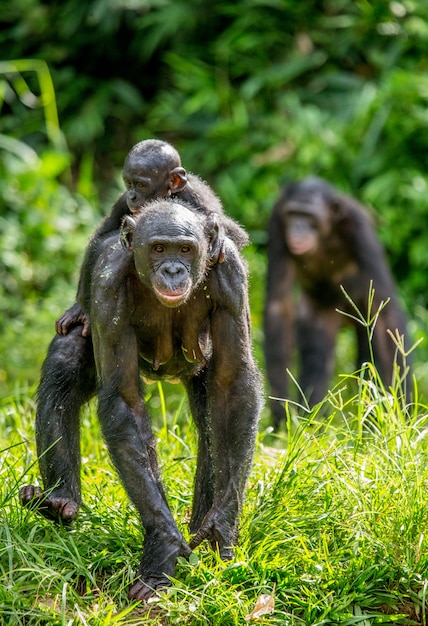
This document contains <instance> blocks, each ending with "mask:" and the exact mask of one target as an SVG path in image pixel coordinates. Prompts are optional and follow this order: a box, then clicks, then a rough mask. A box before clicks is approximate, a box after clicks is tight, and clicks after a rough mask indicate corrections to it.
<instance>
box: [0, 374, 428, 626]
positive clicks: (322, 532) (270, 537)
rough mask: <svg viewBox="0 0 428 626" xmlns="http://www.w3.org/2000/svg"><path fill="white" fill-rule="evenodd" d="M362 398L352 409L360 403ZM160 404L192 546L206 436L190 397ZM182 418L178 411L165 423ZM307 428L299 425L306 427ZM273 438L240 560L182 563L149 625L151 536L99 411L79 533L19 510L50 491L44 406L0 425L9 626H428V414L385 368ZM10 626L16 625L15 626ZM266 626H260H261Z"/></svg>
mask: <svg viewBox="0 0 428 626" xmlns="http://www.w3.org/2000/svg"><path fill="white" fill-rule="evenodd" d="M347 387H349V388H351V389H355V387H357V392H356V393H355V395H354V396H352V397H349V393H347V392H346V390H345V389H346V388H347ZM172 389H173V391H172V392H170V391H169V390H170V387H169V386H167V385H165V387H164V391H165V393H166V394H169V396H168V397H167V398H166V400H165V399H164V398H163V391H162V388H161V387H159V388H158V390H156V387H154V388H152V391H153V395H152V396H151V397H150V398H149V405H150V410H151V414H152V416H153V423H154V429H155V432H156V434H157V436H158V452H159V456H160V459H161V462H162V473H163V477H164V482H165V485H166V488H167V492H168V495H169V500H170V503H171V508H172V510H173V513H174V516H175V518H176V520H177V522H178V524H179V526H180V529H182V530H183V532H184V533H185V534H186V533H187V527H186V519H187V518H188V514H189V509H190V506H191V497H192V479H193V471H194V462H195V458H194V457H195V449H196V442H195V433H194V430H193V428H192V425H191V423H190V420H189V416H188V410H187V405H186V404H185V402H184V401H183V395H182V393H181V391H180V388H179V387H178V388H177V387H174V388H172ZM165 405H166V406H167V407H168V411H167V410H166V409H165ZM299 414H300V417H299ZM287 418H288V420H287V426H286V428H284V430H283V432H280V433H279V434H277V435H274V434H273V433H271V432H270V430H269V429H268V428H267V429H265V430H263V427H262V430H261V433H260V435H259V441H258V445H257V453H256V458H255V462H254V467H253V471H252V474H251V478H250V482H249V486H248V491H247V499H246V503H245V507H244V511H243V515H242V519H241V532H240V541H239V546H238V548H237V550H236V558H235V560H234V561H233V562H231V563H223V562H221V561H220V560H219V559H218V558H217V556H216V555H215V554H214V553H213V552H211V551H210V550H209V548H208V546H207V545H205V544H203V545H202V546H201V547H200V548H198V549H197V550H196V552H195V553H194V554H193V555H192V557H191V559H190V561H189V562H186V561H184V560H181V561H180V563H179V565H178V567H177V571H176V577H175V579H174V581H173V586H172V587H171V588H170V589H169V591H168V592H167V593H165V594H164V595H162V596H161V598H160V599H159V600H157V601H156V602H153V603H151V604H150V609H149V612H147V609H144V608H142V607H141V606H138V605H136V604H130V603H129V602H128V601H127V598H126V593H127V587H128V585H129V583H130V581H131V580H132V577H133V575H134V573H135V570H136V568H137V567H138V562H139V557H140V550H141V530H140V527H139V524H138V519H137V515H136V513H135V511H134V510H133V508H132V506H131V505H130V504H129V502H128V500H127V497H126V495H125V493H124V491H123V489H122V487H121V486H120V484H119V482H118V479H117V476H116V472H115V470H114V469H113V468H112V466H111V464H110V461H109V459H108V455H107V453H106V449H105V445H104V443H103V441H102V438H101V435H100V431H99V427H98V424H97V419H96V415H95V406H92V407H90V408H89V409H87V410H86V411H85V413H84V415H83V418H82V455H83V458H84V465H83V476H82V478H83V488H84V492H83V496H84V502H85V505H84V507H83V509H82V511H81V514H80V516H79V519H78V521H77V522H76V523H75V524H74V525H73V526H72V527H71V528H70V529H65V528H62V527H58V526H56V525H54V524H52V523H50V522H48V521H46V520H44V519H43V518H39V517H37V516H36V515H34V514H33V513H32V512H31V511H28V510H25V509H22V508H21V507H20V506H19V503H18V492H19V488H20V486H22V485H23V484H25V483H27V482H33V481H34V479H36V478H37V477H38V475H39V474H38V467H37V462H36V456H35V444H34V426H33V421H34V401H33V400H32V399H31V394H28V395H25V396H22V397H19V396H18V397H10V398H6V399H5V400H4V401H3V404H2V406H1V413H0V424H1V425H2V428H1V431H0V451H1V454H0V623H2V624H3V623H4V624H17V625H21V624H22V625H25V626H28V625H31V626H33V625H61V626H65V625H67V626H70V625H77V624H83V625H86V624H88V625H91V626H107V625H110V624H141V623H144V624H153V625H166V624H168V625H169V624H179V625H187V624H193V625H219V626H220V625H221V626H228V625H238V624H239V625H242V624H246V623H247V622H246V620H245V617H246V616H247V615H248V614H250V613H251V611H252V610H253V608H254V606H255V603H256V601H257V598H258V597H259V596H260V594H272V593H273V590H274V598H275V609H274V613H273V614H271V615H267V616H265V617H262V618H260V621H259V622H258V623H262V624H282V625H290V626H291V625H296V626H300V625H305V624H311V625H321V624H326V625H334V624H343V625H351V624H362V625H364V626H366V625H371V624H400V625H401V624H403V625H404V624H426V623H428V611H427V603H428V597H427V595H428V592H427V589H428V550H427V548H428V546H427V539H428V497H427V490H428V462H427V461H428V411H427V407H426V406H424V405H423V404H422V403H421V402H420V401H419V400H418V399H417V398H416V401H415V403H414V404H412V405H411V406H408V407H406V408H403V407H402V403H401V399H400V391H399V385H398V384H397V389H396V390H388V391H385V390H383V389H382V387H381V385H380V384H379V381H378V380H377V375H376V372H375V370H374V369H373V368H372V367H370V366H369V367H368V368H367V369H366V370H365V372H364V376H362V375H361V376H359V375H355V376H352V377H349V378H343V380H342V381H341V383H340V385H339V386H338V387H337V388H336V389H335V390H334V391H333V392H331V393H330V394H329V397H328V398H327V399H326V401H325V403H324V405H323V406H320V407H317V408H316V409H315V410H314V411H313V412H312V413H306V412H305V411H302V410H300V409H299V408H296V407H295V406H290V407H288V411H287ZM1 620H3V622H2V621H1ZM251 623H256V622H251Z"/></svg>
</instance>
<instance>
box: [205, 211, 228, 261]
mask: <svg viewBox="0 0 428 626" xmlns="http://www.w3.org/2000/svg"><path fill="white" fill-rule="evenodd" d="M206 233H207V236H208V243H209V248H208V257H209V263H210V265H215V264H216V263H223V261H224V244H225V241H224V228H223V225H222V224H219V223H218V221H217V219H216V218H215V217H214V216H210V218H209V220H208V222H207V226H206Z"/></svg>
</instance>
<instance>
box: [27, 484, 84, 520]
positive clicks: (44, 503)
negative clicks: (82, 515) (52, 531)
mask: <svg viewBox="0 0 428 626" xmlns="http://www.w3.org/2000/svg"><path fill="white" fill-rule="evenodd" d="M20 497H21V504H22V506H26V507H28V508H30V509H33V510H34V511H36V512H37V513H40V515H43V516H44V517H46V518H47V519H50V520H54V521H55V522H62V523H63V524H69V523H70V522H72V521H73V520H75V519H76V517H77V514H78V512H79V505H78V504H77V502H75V501H74V500H71V499H70V498H65V497H62V496H55V495H54V494H53V493H49V492H48V493H44V492H43V491H42V489H40V487H35V486H34V485H25V486H24V487H22V489H21V492H20Z"/></svg>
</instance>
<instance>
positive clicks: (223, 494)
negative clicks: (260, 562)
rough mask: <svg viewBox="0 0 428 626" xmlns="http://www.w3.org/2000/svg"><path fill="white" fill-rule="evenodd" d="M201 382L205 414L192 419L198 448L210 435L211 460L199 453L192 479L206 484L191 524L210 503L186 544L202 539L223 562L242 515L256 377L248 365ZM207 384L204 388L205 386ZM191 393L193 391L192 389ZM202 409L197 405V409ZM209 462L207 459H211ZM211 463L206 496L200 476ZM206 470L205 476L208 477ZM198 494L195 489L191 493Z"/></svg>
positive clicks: (251, 444) (254, 421) (253, 428)
mask: <svg viewBox="0 0 428 626" xmlns="http://www.w3.org/2000/svg"><path fill="white" fill-rule="evenodd" d="M207 374H208V375H207V379H206V383H205V381H203V380H200V379H199V378H198V379H195V381H194V383H195V385H194V388H195V389H196V388H197V387H196V383H197V382H198V381H199V391H197V392H196V393H197V397H202V393H203V392H202V391H201V389H200V387H201V386H202V387H204V388H206V389H207V390H209V394H208V403H207V407H208V410H207V411H206V413H205V414H204V415H201V414H200V415H198V416H196V417H195V421H196V423H197V424H200V425H202V424H205V426H204V427H203V429H202V432H205V435H204V436H205V440H204V438H202V441H203V442H204V443H203V445H204V446H205V445H207V443H208V441H207V434H206V433H208V432H209V433H210V437H211V442H210V443H211V456H208V457H207V458H208V461H207V460H206V459H204V458H202V455H201V454H198V463H199V464H200V465H199V467H198V470H197V472H196V477H197V479H198V480H201V485H202V486H207V490H208V494H207V496H206V499H205V500H204V498H203V496H201V495H200V496H199V500H197V501H196V509H195V512H194V514H193V516H192V522H194V523H195V524H196V522H198V523H199V517H200V515H201V514H202V512H203V510H204V509H205V508H206V507H207V506H208V504H209V501H210V500H211V498H212V505H211V507H210V509H209V510H208V512H207V513H206V515H205V516H204V518H203V520H202V521H201V523H200V525H199V528H198V529H197V532H196V535H195V536H194V537H193V539H192V541H191V542H190V547H191V548H192V549H193V548H195V547H196V546H197V545H199V544H200V543H201V541H203V540H204V539H208V541H209V542H210V544H211V547H212V548H213V549H215V550H218V551H219V554H220V556H221V558H222V559H224V560H227V559H231V558H233V554H234V553H233V546H234V545H235V544H236V541H237V537H238V518H239V513H240V511H241V507H242V503H243V499H244V491H245V486H246V482H247V478H248V475H249V472H250V468H251V463H252V459H253V453H254V444H255V436H256V431H257V421H258V416H259V412H260V377H259V374H258V371H257V369H256V367H255V366H254V365H253V363H252V362H251V361H250V362H249V363H247V364H246V365H245V366H244V365H243V367H242V369H241V370H240V371H239V372H238V371H236V372H233V375H232V376H230V375H229V373H228V372H227V371H226V369H225V368H223V371H222V368H221V367H220V368H219V371H217V372H215V370H214V368H212V369H210V370H209V371H208V372H207ZM205 384H206V387H205ZM194 393H195V391H194ZM199 409H202V405H200V406H199ZM211 458H212V461H211ZM211 462H212V472H213V479H214V480H213V486H214V492H213V495H212V496H211V480H210V479H209V480H207V479H205V480H204V479H203V478H201V477H202V475H203V472H204V471H205V468H206V467H207V465H208V463H209V464H211ZM210 471H211V470H208V476H210ZM196 493H197V494H198V489H197V490H196Z"/></svg>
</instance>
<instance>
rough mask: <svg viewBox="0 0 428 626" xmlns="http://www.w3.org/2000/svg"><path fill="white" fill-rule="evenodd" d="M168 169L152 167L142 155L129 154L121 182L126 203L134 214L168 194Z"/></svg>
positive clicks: (148, 160)
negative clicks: (123, 184) (124, 189)
mask: <svg viewBox="0 0 428 626" xmlns="http://www.w3.org/2000/svg"><path fill="white" fill-rule="evenodd" d="M170 169H171V168H170V167H164V168H160V167H153V164H152V161H151V159H150V158H148V157H147V156H146V155H144V154H138V153H136V154H130V155H129V156H128V158H127V159H126V161H125V164H124V167H123V174H122V175H123V182H124V183H125V187H126V189H127V193H126V202H127V205H128V208H129V210H130V212H131V213H135V212H136V211H138V209H139V208H141V207H142V206H143V205H144V204H146V203H147V202H148V201H149V200H154V199H155V198H165V197H166V196H167V195H168V193H169V178H170V176H169V173H170Z"/></svg>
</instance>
